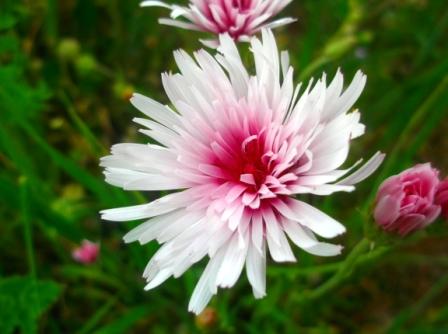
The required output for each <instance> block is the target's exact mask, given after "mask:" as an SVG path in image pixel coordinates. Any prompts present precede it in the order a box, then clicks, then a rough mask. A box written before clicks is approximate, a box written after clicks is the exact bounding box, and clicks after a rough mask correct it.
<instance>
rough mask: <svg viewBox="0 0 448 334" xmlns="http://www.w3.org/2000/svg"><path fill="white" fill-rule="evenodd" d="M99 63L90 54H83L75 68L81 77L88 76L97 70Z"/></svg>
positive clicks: (77, 60)
mask: <svg viewBox="0 0 448 334" xmlns="http://www.w3.org/2000/svg"><path fill="white" fill-rule="evenodd" d="M97 66H98V64H97V62H96V60H95V58H93V56H91V55H89V54H82V55H81V56H80V57H79V58H77V59H76V62H75V67H76V70H77V71H78V73H79V75H81V76H88V75H89V74H92V72H94V71H95V70H96V69H97Z"/></svg>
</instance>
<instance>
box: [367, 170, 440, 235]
mask: <svg viewBox="0 0 448 334" xmlns="http://www.w3.org/2000/svg"><path fill="white" fill-rule="evenodd" d="M439 182H440V181H439V172H438V171H437V169H434V168H432V167H431V165H430V164H429V163H426V164H420V165H416V166H414V167H412V168H409V169H407V170H405V171H403V172H402V173H400V174H398V175H394V176H391V177H389V178H388V179H386V180H385V181H384V182H383V183H382V184H381V186H380V188H379V190H378V194H377V198H376V207H375V212H374V217H375V220H376V222H377V223H378V224H379V225H380V226H381V227H382V228H383V229H384V230H386V231H390V232H397V233H399V234H401V235H406V234H408V233H410V232H413V231H415V230H418V229H422V228H424V227H426V226H427V225H429V224H431V223H432V222H433V221H434V220H435V219H436V218H437V217H438V216H439V214H440V206H439V205H437V204H435V203H434V196H435V194H436V189H437V186H438V185H439Z"/></svg>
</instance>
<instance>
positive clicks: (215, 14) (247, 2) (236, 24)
mask: <svg viewBox="0 0 448 334" xmlns="http://www.w3.org/2000/svg"><path fill="white" fill-rule="evenodd" d="M291 1H292V0H191V1H190V4H189V6H188V7H185V6H179V5H170V4H167V3H165V2H162V1H152V0H150V1H143V2H142V3H141V6H143V7H148V6H158V7H165V8H168V9H170V10H171V19H160V20H159V22H160V23H162V24H167V25H171V26H176V27H180V28H184V29H190V30H199V31H207V32H211V33H213V34H216V35H217V34H221V33H228V34H229V35H230V36H231V37H232V38H233V39H235V40H237V41H249V37H250V36H252V35H254V34H255V33H257V32H258V31H260V30H261V29H262V28H275V27H278V26H282V25H285V24H288V23H291V22H294V21H295V20H294V19H292V18H289V17H287V18H282V19H278V20H275V21H272V22H267V21H268V20H270V19H271V18H272V17H274V16H275V15H277V14H278V13H279V12H280V11H281V10H282V9H283V8H285V7H286V6H287V5H288V4H289V3H290V2H291ZM179 17H183V18H185V19H186V21H185V20H178V18H179ZM205 42H206V44H208V45H210V44H212V46H216V45H215V44H216V43H214V41H205Z"/></svg>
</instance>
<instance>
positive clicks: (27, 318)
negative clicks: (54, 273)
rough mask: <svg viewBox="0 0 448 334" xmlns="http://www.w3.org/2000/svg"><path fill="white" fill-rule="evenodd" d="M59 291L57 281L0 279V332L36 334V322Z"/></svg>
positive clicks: (17, 278)
mask: <svg viewBox="0 0 448 334" xmlns="http://www.w3.org/2000/svg"><path fill="white" fill-rule="evenodd" d="M60 293H61V287H60V285H59V284H57V283H55V282H52V281H36V280H34V279H33V278H30V277H19V276H17V277H8V278H4V279H2V280H0V333H2V334H9V333H12V332H13V331H14V330H15V329H16V328H19V329H20V333H36V332H37V321H38V320H39V318H40V317H41V316H42V315H43V314H44V313H45V311H46V310H47V309H48V308H49V307H50V306H51V304H53V303H54V302H55V301H56V300H57V299H58V297H59V295H60Z"/></svg>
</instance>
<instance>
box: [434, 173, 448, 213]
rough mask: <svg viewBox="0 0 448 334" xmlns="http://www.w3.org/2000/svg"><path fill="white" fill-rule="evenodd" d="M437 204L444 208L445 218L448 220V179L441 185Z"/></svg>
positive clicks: (438, 188)
mask: <svg viewBox="0 0 448 334" xmlns="http://www.w3.org/2000/svg"><path fill="white" fill-rule="evenodd" d="M435 202H436V204H439V205H440V206H441V207H442V215H443V217H445V218H446V219H448V178H447V179H445V180H443V181H442V182H440V183H439V186H438V187H437V192H436V198H435Z"/></svg>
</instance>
